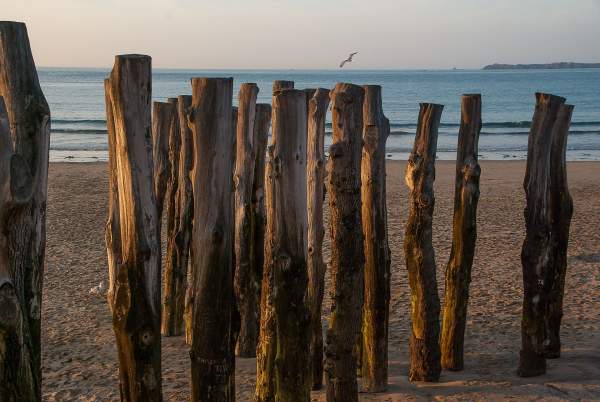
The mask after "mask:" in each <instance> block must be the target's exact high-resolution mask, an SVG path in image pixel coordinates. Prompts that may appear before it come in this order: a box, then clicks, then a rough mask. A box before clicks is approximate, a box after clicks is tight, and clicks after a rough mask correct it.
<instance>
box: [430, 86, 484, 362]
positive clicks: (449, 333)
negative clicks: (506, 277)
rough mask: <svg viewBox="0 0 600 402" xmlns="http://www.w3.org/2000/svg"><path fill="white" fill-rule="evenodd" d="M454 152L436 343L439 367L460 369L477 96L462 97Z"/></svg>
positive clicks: (473, 219) (474, 195) (475, 190)
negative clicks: (441, 309) (449, 233)
mask: <svg viewBox="0 0 600 402" xmlns="http://www.w3.org/2000/svg"><path fill="white" fill-rule="evenodd" d="M461 109H462V110H461V121H460V130H459V132H458V146H457V151H456V179H455V182H454V220H453V232H452V249H451V251H450V260H449V261H448V266H447V267H446V293H445V294H446V295H445V297H444V318H443V321H442V336H441V340H440V346H441V352H442V368H445V369H448V370H452V371H458V370H462V369H463V365H464V364H463V354H464V352H463V346H464V339H465V326H466V323H467V305H468V302H469V284H470V283H471V267H472V265H473V256H474V255H475V242H476V240H477V201H478V200H479V175H480V173H481V169H480V168H479V164H478V162H477V152H478V141H479V132H480V131H481V95H464V96H463V97H462V100H461Z"/></svg>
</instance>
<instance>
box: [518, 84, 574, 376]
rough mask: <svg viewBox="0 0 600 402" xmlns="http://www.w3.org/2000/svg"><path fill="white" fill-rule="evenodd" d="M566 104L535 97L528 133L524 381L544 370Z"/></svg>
mask: <svg viewBox="0 0 600 402" xmlns="http://www.w3.org/2000/svg"><path fill="white" fill-rule="evenodd" d="M564 103H565V99H564V98H561V97H558V96H554V95H548V94H542V93H537V94H536V105H535V112H534V114H533V121H532V123H531V130H530V131H529V143H528V149H527V168H526V171H525V179H524V181H523V187H524V189H525V197H526V200H527V205H526V207H525V212H524V215H525V229H526V234H525V241H524V242H523V249H522V252H521V263H522V265H523V290H524V295H523V316H522V320H521V354H520V360H519V369H518V374H519V375H520V376H521V377H532V376H537V375H541V374H544V373H545V372H546V358H545V356H544V341H545V340H546V328H545V314H546V306H547V301H548V297H547V283H546V282H547V275H548V273H549V270H550V267H551V266H552V237H551V236H552V210H551V200H550V175H551V173H550V167H551V161H550V158H551V155H552V143H553V133H554V125H555V123H556V119H557V115H558V111H559V109H560V108H561V106H562V105H563V104H564Z"/></svg>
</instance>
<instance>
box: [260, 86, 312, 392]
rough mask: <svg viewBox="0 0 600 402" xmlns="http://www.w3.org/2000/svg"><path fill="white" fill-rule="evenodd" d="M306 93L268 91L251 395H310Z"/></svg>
mask: <svg viewBox="0 0 600 402" xmlns="http://www.w3.org/2000/svg"><path fill="white" fill-rule="evenodd" d="M306 122H307V120H306V95H305V93H304V92H303V91H300V90H294V89H284V90H280V91H276V92H275V93H274V96H273V135H272V143H271V145H270V146H269V157H268V162H267V167H266V170H267V171H266V185H265V190H266V208H267V230H266V240H265V266H264V273H263V274H264V275H263V283H262V295H261V325H260V340H259V346H258V349H257V381H256V394H255V399H256V400H260V401H271V400H278V401H279V400H280V401H292V400H293V401H309V400H310V386H311V381H310V370H307V367H309V361H310V356H309V345H310V338H309V335H310V315H309V310H308V306H307V305H306V302H305V298H306V290H307V283H308V273H307V269H306V247H307V244H306V239H307V238H306V222H307V209H306Z"/></svg>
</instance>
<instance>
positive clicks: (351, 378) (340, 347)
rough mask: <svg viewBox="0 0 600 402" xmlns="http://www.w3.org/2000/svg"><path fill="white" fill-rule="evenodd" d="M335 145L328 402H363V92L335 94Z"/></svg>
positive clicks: (330, 186) (330, 165)
mask: <svg viewBox="0 0 600 402" xmlns="http://www.w3.org/2000/svg"><path fill="white" fill-rule="evenodd" d="M330 98H331V103H332V111H333V124H332V125H333V144H332V145H331V147H330V149H329V159H328V162H327V171H328V178H327V192H328V193H329V209H330V222H329V232H330V236H331V262H330V269H331V275H332V278H333V289H332V290H331V296H332V308H331V316H330V319H329V328H328V330H327V337H326V345H325V369H324V370H325V383H326V386H327V400H328V401H344V402H351V401H357V400H358V384H357V381H356V365H357V356H356V355H355V352H354V346H355V345H356V344H357V342H358V340H359V339H360V330H361V322H362V302H363V286H364V285H363V269H364V250H363V231H362V222H361V203H360V196H361V193H360V191H361V190H360V185H361V182H360V180H361V179H360V177H361V151H362V129H363V116H362V112H363V100H364V90H363V88H361V87H359V86H357V85H352V84H345V83H339V84H337V85H336V86H335V88H334V89H333V91H332V92H331V95H330Z"/></svg>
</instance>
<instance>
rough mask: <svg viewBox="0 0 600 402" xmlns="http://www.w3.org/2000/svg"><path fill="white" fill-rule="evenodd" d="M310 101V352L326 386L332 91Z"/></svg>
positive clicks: (315, 381) (316, 379)
mask: <svg viewBox="0 0 600 402" xmlns="http://www.w3.org/2000/svg"><path fill="white" fill-rule="evenodd" d="M311 92H312V95H311V96H310V98H309V97H308V96H307V100H308V125H307V127H308V137H307V152H306V182H307V187H306V188H307V196H308V198H307V208H308V259H307V266H308V306H309V309H310V315H311V327H312V334H311V337H310V354H311V368H312V389H315V390H316V389H320V388H321V387H322V386H323V326H322V324H321V310H322V305H323V293H324V290H325V263H324V262H323V237H324V235H325V229H324V227H323V199H324V194H323V182H324V171H325V118H326V116H327V108H328V106H329V90H328V89H324V88H319V89H317V90H314V91H311Z"/></svg>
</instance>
